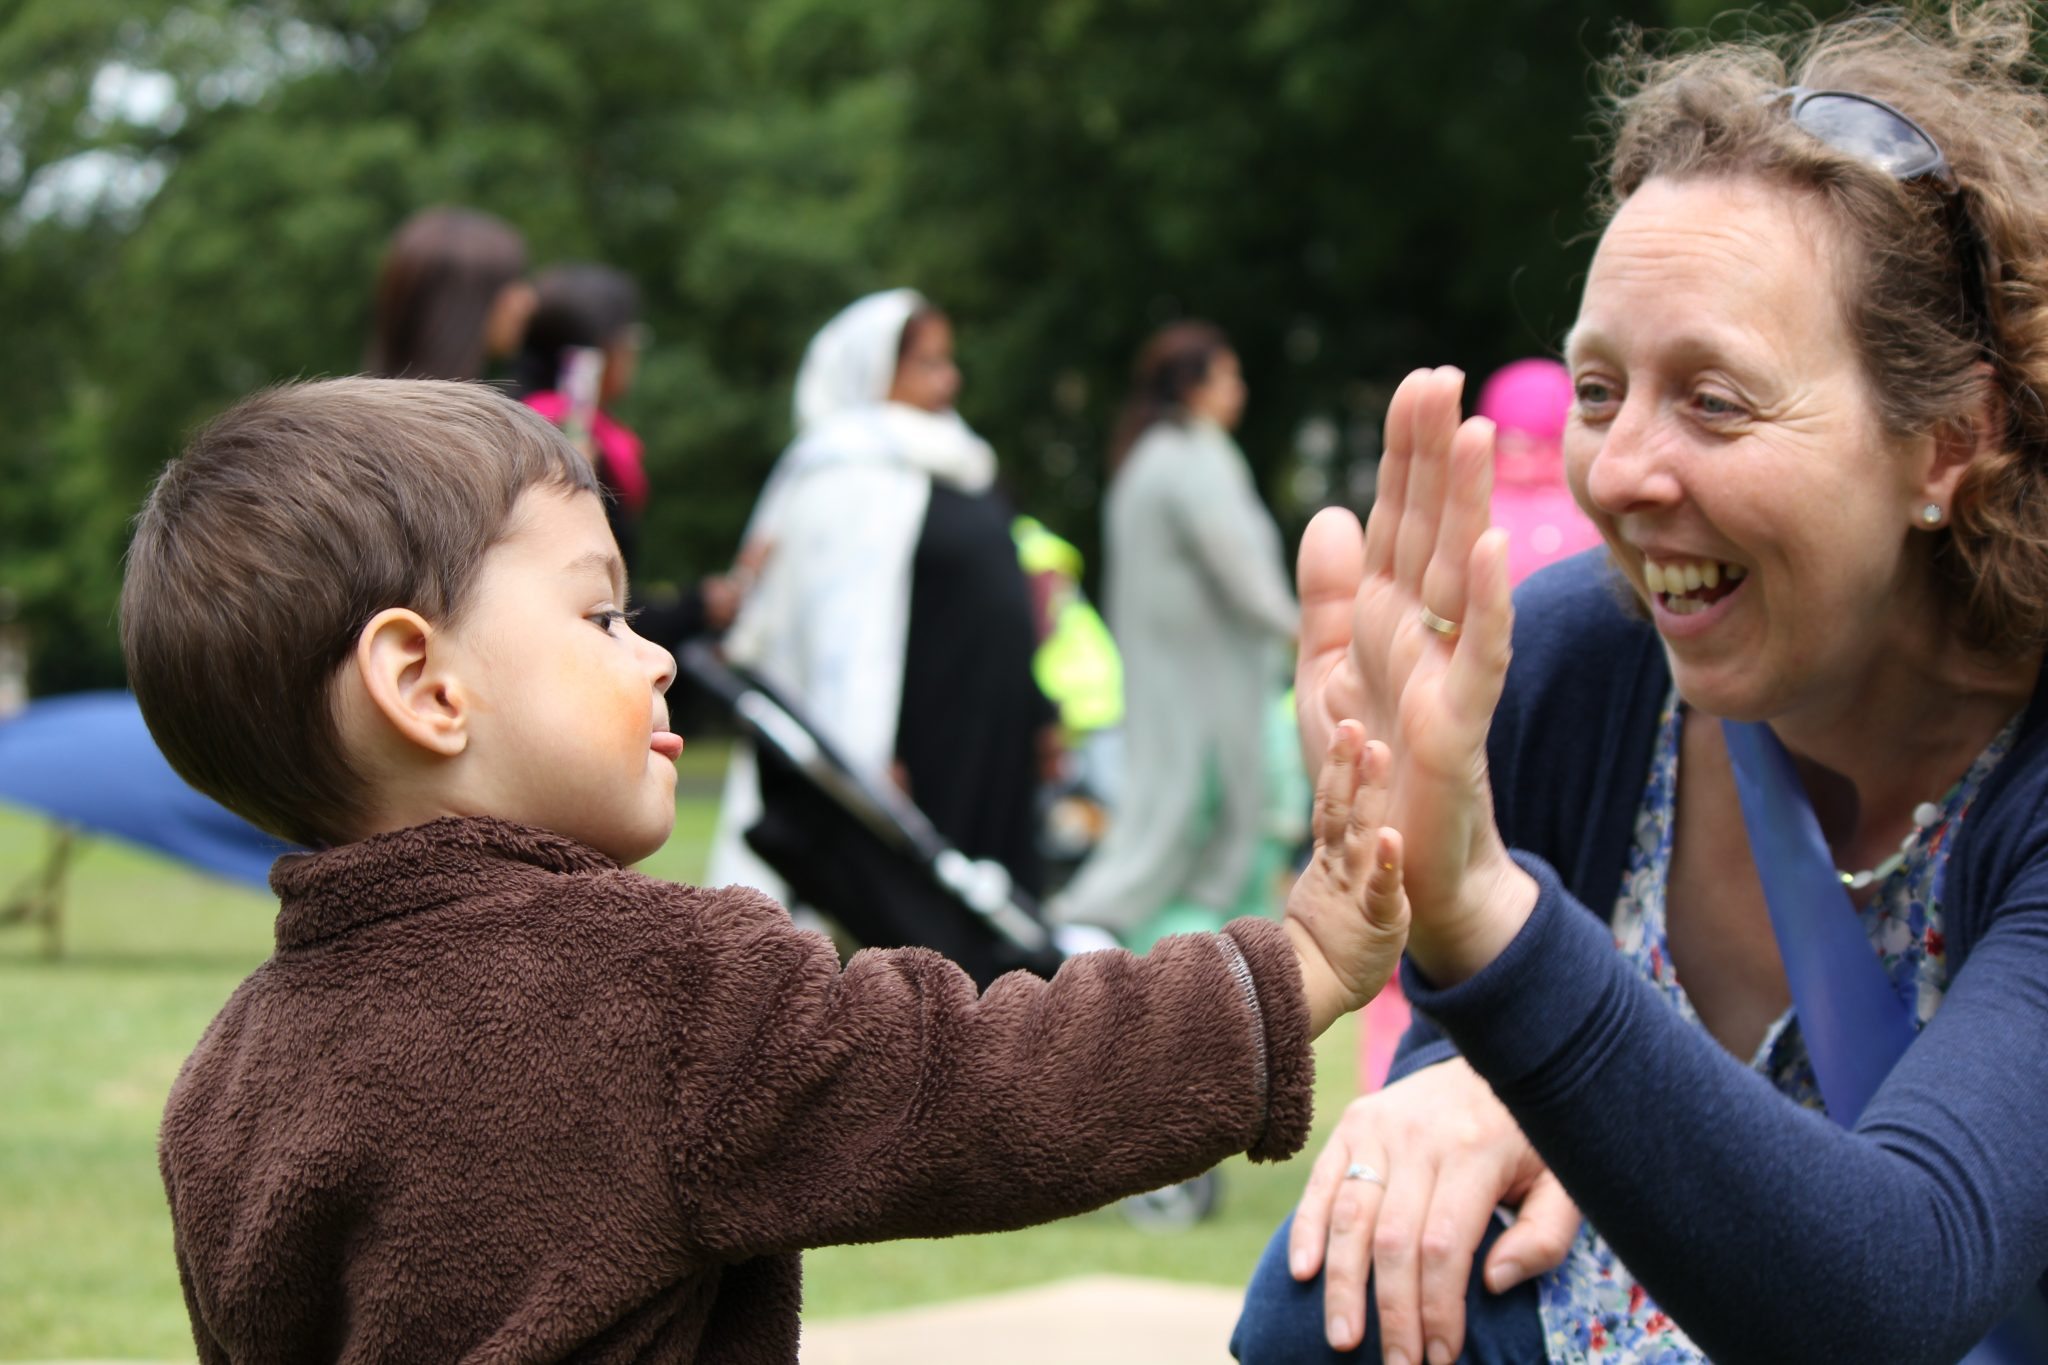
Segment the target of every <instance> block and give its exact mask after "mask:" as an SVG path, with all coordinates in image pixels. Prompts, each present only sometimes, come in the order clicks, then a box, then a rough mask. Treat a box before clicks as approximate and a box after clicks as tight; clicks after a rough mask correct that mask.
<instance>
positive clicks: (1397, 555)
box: [1394, 366, 1465, 595]
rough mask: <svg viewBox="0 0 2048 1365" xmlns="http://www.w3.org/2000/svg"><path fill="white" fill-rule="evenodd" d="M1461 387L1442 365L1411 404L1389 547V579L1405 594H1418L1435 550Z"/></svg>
mask: <svg viewBox="0 0 2048 1365" xmlns="http://www.w3.org/2000/svg"><path fill="white" fill-rule="evenodd" d="M1464 386H1465V377H1464V375H1463V374H1461V373H1460V372H1459V371H1457V370H1455V369H1453V368H1451V367H1450V366H1445V367H1444V368H1442V369H1440V370H1436V371H1433V372H1432V373H1431V374H1430V375H1429V377H1428V378H1427V379H1425V380H1424V381H1423V382H1422V384H1421V385H1420V391H1419V393H1418V394H1417V397H1416V402H1415V409H1414V411H1415V435H1414V445H1413V448H1412V453H1411V454H1410V456H1409V459H1408V479H1407V489H1406V496H1405V497H1404V498H1403V499H1402V503H1401V527H1400V533H1399V535H1398V536H1397V537H1396V540H1395V544H1394V580H1395V581H1396V582H1398V583H1399V584H1400V585H1401V586H1402V587H1403V588H1404V589H1406V590H1407V591H1408V592H1409V593H1410V594H1411V595H1417V594H1420V593H1421V591H1422V574H1423V571H1424V570H1425V569H1426V568H1428V566H1429V561H1430V557H1431V556H1432V555H1433V554H1435V552H1436V544H1437V532H1438V527H1439V524H1440V522H1441V520H1442V517H1443V510H1444V493H1445V490H1446V488H1447V487H1448V486H1449V483H1450V468H1449V466H1450V455H1451V442H1452V437H1453V435H1454V434H1455V433H1456V431H1457V429H1458V399H1459V395H1460V394H1461V393H1462V392H1463V390H1464Z"/></svg>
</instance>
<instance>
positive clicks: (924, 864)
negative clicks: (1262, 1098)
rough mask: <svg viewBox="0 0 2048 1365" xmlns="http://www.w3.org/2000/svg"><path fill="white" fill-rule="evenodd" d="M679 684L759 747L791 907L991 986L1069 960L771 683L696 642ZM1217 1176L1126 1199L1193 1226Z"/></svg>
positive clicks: (757, 844)
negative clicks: (927, 956) (917, 951)
mask: <svg viewBox="0 0 2048 1365" xmlns="http://www.w3.org/2000/svg"><path fill="white" fill-rule="evenodd" d="M676 658H677V665H678V676H679V677H681V678H682V679H684V680H686V681H687V682H689V683H690V684H691V686H693V687H694V688H695V689H696V690H697V691H699V692H701V693H703V694H704V695H705V696H706V697H708V698H709V699H711V700H712V701H713V702H715V703H716V704H718V706H719V707H720V709H721V710H723V711H725V712H726V713H727V714H729V715H730V716H731V717H732V720H733V722H734V724H735V725H736V726H737V727H738V729H739V731H740V733H741V734H742V735H743V736H744V737H745V738H747V739H748V740H750V741H751V742H752V743H753V746H754V760H755V765H756V768H757V770H758V772H759V777H760V783H761V809H762V814H761V818H760V819H759V820H758V821H757V822H756V823H755V824H754V826H753V827H752V828H751V829H749V830H747V831H746V840H747V844H748V846H749V847H751V848H752V849H753V850H754V852H755V853H756V854H757V855H759V857H760V858H761V860H762V861H763V862H765V863H767V864H768V865H769V866H770V867H771V868H773V869H774V870H775V872H776V874H777V875H779V876H780V877H782V878H783V880H784V881H786V882H787V883H788V884H789V888H790V894H791V896H792V897H793V898H794V899H795V900H798V901H801V902H803V903H804V904H806V905H809V906H811V907H812V908H813V909H815V910H817V911H819V912H820V913H821V914H824V915H826V916H828V917H829V918H831V919H832V920H833V921H834V922H835V923H837V924H838V925H839V927H840V928H841V929H843V930H844V931H845V932H846V933H847V934H848V935H850V936H851V937H853V938H854V939H855V940H856V941H858V942H859V943H861V944H862V945H864V946H867V947H874V948H898V947H912V946H915V947H925V948H931V949H933V950H935V951H937V952H940V953H943V954H944V955H945V956H946V957H948V958H950V959H951V960H952V961H954V962H955V963H957V964H959V966H960V968H961V969H962V970H963V971H965V972H966V973H967V974H968V975H969V976H971V977H973V978H974V981H975V984H976V985H978V986H980V987H982V988H984V989H985V988H986V987H987V986H988V985H989V983H990V982H992V981H994V980H995V979H996V978H997V977H998V976H1001V975H1003V974H1004V973H1005V972H1010V971H1016V970H1018V969H1020V968H1021V969H1022V970H1025V971H1029V972H1033V973H1035V974H1037V975H1039V976H1044V977H1050V976H1051V975H1052V974H1053V973H1054V972H1056V971H1058V970H1059V965H1060V963H1061V962H1062V961H1063V960H1064V959H1065V953H1064V952H1063V951H1062V950H1061V948H1060V946H1059V944H1058V943H1057V942H1056V941H1055V940H1054V936H1053V932H1052V930H1051V929H1050V928H1048V927H1047V926H1046V924H1045V923H1044V921H1043V920H1042V919H1041V918H1040V917H1039V910H1038V905H1037V903H1036V902H1035V901H1034V900H1033V899H1032V897H1031V896H1030V895H1028V894H1027V893H1025V892H1024V891H1023V890H1021V889H1019V888H1018V887H1016V886H1015V885H1013V884H1012V882H1011V880H1010V875H1009V873H1008V872H1007V871H1006V870H1005V869H1004V868H1003V867H1002V866H1001V865H1000V864H997V863H993V862H988V861H985V860H977V859H973V858H969V857H968V856H967V855H966V854H964V853H962V852H961V851H960V850H959V849H957V848H954V847H953V846H952V845H951V844H949V843H947V842H946V840H945V838H944V837H943V836H942V835H940V833H939V832H938V830H936V829H935V828H933V826H932V823H931V821H930V820H929V819H927V818H926V817H925V814H924V812H923V811H921V810H919V809H918V808H917V806H916V805H915V804H913V803H912V802H911V800H910V798H909V797H908V796H906V795H905V794H904V793H903V792H901V791H900V790H898V789H897V788H895V787H894V786H891V785H889V784H886V783H878V782H873V781H869V780H868V779H866V778H864V777H863V776H862V775H861V774H860V773H858V772H856V771H855V770H854V769H853V768H852V766H851V765H849V764H848V763H847V762H846V761H845V760H844V759H843V758H842V757H841V756H840V755H839V754H838V753H836V752H835V751H834V750H833V747H832V745H831V744H830V743H829V742H828V741H827V740H825V739H824V737H823V736H821V735H819V733H818V732H817V730H816V728H815V727H813V726H812V725H811V724H809V723H808V722H807V721H806V720H805V719H804V718H803V714H802V712H801V710H800V709H799V708H798V707H797V706H795V705H794V704H793V703H792V702H790V701H789V700H788V699H787V698H785V697H783V696H781V695H780V694H779V693H778V692H777V691H776V689H775V688H774V687H773V686H772V685H770V684H769V683H768V682H767V681H765V680H764V679H762V678H761V677H759V676H758V675H756V674H754V673H753V672H752V671H751V670H749V669H747V668H745V667H744V666H742V665H738V664H733V663H728V662H727V661H726V660H724V659H723V658H721V657H720V656H719V654H718V652H717V651H716V650H715V649H714V648H713V647H712V646H711V645H710V644H708V643H706V642H704V641H701V640H698V641H691V642H689V643H687V644H685V645H684V646H683V647H682V648H681V649H680V650H678V651H677V656H676ZM1218 1190H1219V1181H1218V1178H1217V1175H1216V1173H1215V1172H1214V1171H1209V1172H1206V1173H1205V1174H1203V1175H1201V1176H1198V1177H1196V1178H1195V1179H1194V1180H1191V1181H1186V1182H1183V1183H1182V1184H1180V1185H1174V1186H1169V1187H1168V1188H1167V1189H1164V1190H1158V1191H1155V1192H1153V1193H1151V1194H1146V1195H1138V1196H1136V1197H1134V1198H1132V1199H1127V1200H1125V1201H1124V1203H1123V1206H1122V1207H1123V1209H1124V1212H1125V1214H1126V1216H1127V1217H1129V1218H1130V1220H1131V1221H1132V1222H1135V1223H1138V1224H1140V1225H1143V1226H1153V1227H1164V1228H1172V1227H1183V1226H1186V1225H1188V1224H1191V1223H1193V1222H1196V1221H1198V1220H1199V1219H1201V1218H1204V1217H1206V1216H1207V1215H1208V1214H1209V1213H1210V1212H1211V1211H1212V1210H1213V1209H1214V1207H1215V1205H1216V1200H1217V1194H1218Z"/></svg>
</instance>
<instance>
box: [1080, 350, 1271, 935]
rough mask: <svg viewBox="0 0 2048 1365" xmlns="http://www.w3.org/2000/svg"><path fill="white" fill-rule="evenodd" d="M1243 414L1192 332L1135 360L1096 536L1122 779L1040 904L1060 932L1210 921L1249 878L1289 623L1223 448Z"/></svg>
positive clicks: (1221, 362) (1228, 363)
mask: <svg viewBox="0 0 2048 1365" xmlns="http://www.w3.org/2000/svg"><path fill="white" fill-rule="evenodd" d="M1244 401H1245V386H1244V378H1243V374H1242V371H1241V370H1240V369H1239V367H1238V360H1237V355H1236V353H1235V352H1233V351H1232V350H1231V348H1230V343H1229V341H1228V339H1226V338H1225V337H1224V335H1223V333H1222V332H1221V331H1219V330H1218V329H1216V328H1215V327H1213V326H1210V325H1209V324H1208V323H1203V322H1181V323H1175V324H1174V325H1172V326H1170V327H1167V328H1165V329H1164V330H1162V331H1160V332H1159V333H1158V334H1157V335H1155V336H1154V337H1153V338H1152V339H1151V340H1150V341H1148V342H1147V343H1146V344H1145V348H1144V350H1143V351H1141V352H1140V353H1139V356H1138V364H1137V369H1136V373H1135V376H1134V382H1133V385H1132V389H1131V395H1130V397H1129V399H1128V400H1127V401H1126V402H1125V404H1124V409H1123V413H1122V416H1121V417H1120V418H1119V420H1118V422H1117V427H1116V436H1115V439H1114V441H1113V443H1112V445H1111V448H1110V466H1111V469H1112V470H1113V471H1114V473H1113V477H1112V480H1111V483H1110V487H1109V497H1108V500H1107V505H1106V508H1105V514H1104V523H1105V524H1104V528H1103V532H1104V535H1103V549H1104V554H1105V570H1106V582H1105V588H1106V592H1105V595H1104V601H1105V605H1106V607H1107V609H1108V616H1109V624H1110V628H1111V630H1113V631H1114V632H1115V634H1116V639H1117V645H1118V647H1119V648H1120V649H1121V650H1122V651H1123V660H1124V680H1125V689H1126V690H1125V697H1126V701H1125V707H1124V713H1125V715H1126V717H1127V719H1126V721H1125V730H1126V743H1127V746H1128V765H1129V766H1128V769H1127V772H1126V774H1125V777H1124V782H1123V788H1122V791H1121V793H1120V795H1119V799H1118V801H1117V818H1116V820H1115V822H1114V823H1113V824H1112V825H1111V827H1110V831H1109V834H1108V836H1107V837H1106V838H1105V839H1104V840H1103V843H1102V845H1101V847H1100V848H1099V849H1098V850H1097V851H1096V853H1095V855H1094V856H1093V857H1092V858H1091V859H1089V861H1088V863H1087V864H1086V865H1085V866H1084V867H1083V868H1082V869H1081V872H1080V874H1079V875H1078V876H1077V877H1076V878H1075V880H1074V883H1073V885H1072V886H1070V887H1069V888H1068V889H1067V890H1066V892H1065V893H1064V894H1063V895H1062V896H1061V897H1060V899H1059V900H1058V901H1056V902H1055V903H1054V905H1053V907H1052V913H1053V916H1054V917H1055V918H1057V919H1059V920H1062V921H1065V922H1067V923H1077V924H1098V925H1101V926H1103V927H1104V928H1108V929H1111V930H1114V931H1115V932H1117V933H1118V934H1120V935H1122V936H1124V937H1125V938H1127V939H1129V938H1132V937H1134V936H1136V937H1138V938H1143V937H1145V935H1144V934H1143V933H1142V932H1141V931H1142V929H1143V927H1144V926H1145V924H1146V922H1147V921H1148V920H1151V919H1152V918H1153V917H1155V916H1156V915H1157V914H1158V913H1159V911H1161V910H1162V909H1164V908H1166V907H1167V906H1169V905H1176V904H1189V905H1192V906H1195V907H1200V908H1205V909H1213V910H1214V911H1215V912H1216V913H1217V915H1218V916H1219V918H1220V917H1221V916H1222V915H1223V914H1224V912H1225V911H1226V910H1227V909H1228V908H1229V907H1230V906H1232V905H1234V904H1235V903H1236V902H1237V901H1238V899H1239V897H1240V896H1241V894H1242V892H1243V890H1244V885H1245V881H1246V878H1247V877H1248V876H1249V875H1250V871H1251V867H1252V859H1253V853H1254V850H1255V848H1256V846H1257V843H1258V836H1259V822H1260V817H1261V814H1262V812H1263V809H1264V786H1265V765H1264V741H1263V736H1264V720H1265V713H1266V709H1267V702H1268V701H1269V700H1270V699H1271V698H1270V695H1269V680H1270V679H1271V677H1272V676H1273V673H1274V670H1275V666H1276V664H1277V662H1278V661H1277V660H1276V659H1275V658H1274V649H1273V646H1274V645H1276V644H1277V643H1278V642H1280V641H1282V640H1285V639H1287V638H1289V637H1291V636H1292V635H1293V634H1294V630H1295V623H1296V612H1295V605H1294V596H1293V594H1292V593H1291V592H1290V591H1289V590H1288V585H1287V572H1286V568H1285V566H1284V564H1283V563H1282V558H1281V550H1280V533H1279V530H1278V528H1276V527H1275V526H1274V525H1273V519H1272V517H1271V516H1270V515H1269V514H1268V513H1267V511H1266V509H1265V507H1264V505H1262V504H1261V503H1260V501H1259V495H1258V490H1257V489H1256V488H1255V487H1254V486H1253V484H1252V477H1251V471H1250V470H1249V469H1248V468H1247V467H1246V465H1245V460H1244V455H1243V453H1242V452H1240V451H1239V450H1238V448H1237V444H1236V442H1235V441H1233V440H1232V439H1231V437H1230V431H1231V429H1232V428H1234V427H1235V426H1236V425H1237V421H1238V418H1239V416H1240V415H1241V414H1242V413H1243V411H1244ZM1212 802H1213V804H1214V807H1215V810H1214V816H1213V819H1211V818H1205V817H1206V816H1207V812H1206V811H1205V806H1207V805H1209V804H1211V803H1212Z"/></svg>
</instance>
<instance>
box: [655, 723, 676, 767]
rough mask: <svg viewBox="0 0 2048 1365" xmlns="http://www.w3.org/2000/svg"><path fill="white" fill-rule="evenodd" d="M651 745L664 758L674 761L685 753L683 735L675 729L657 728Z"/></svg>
mask: <svg viewBox="0 0 2048 1365" xmlns="http://www.w3.org/2000/svg"><path fill="white" fill-rule="evenodd" d="M650 747H652V748H653V750H654V752H656V753H658V754H660V755H661V756H662V757H663V758H665V759H668V760H669V761H670V762H674V761H675V760H676V759H678V758H681V757H682V755H683V737H682V736H681V735H679V734H676V733H675V732H674V731H673V730H656V731H655V732H654V740H653V743H652V745H651V746H650Z"/></svg>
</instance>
